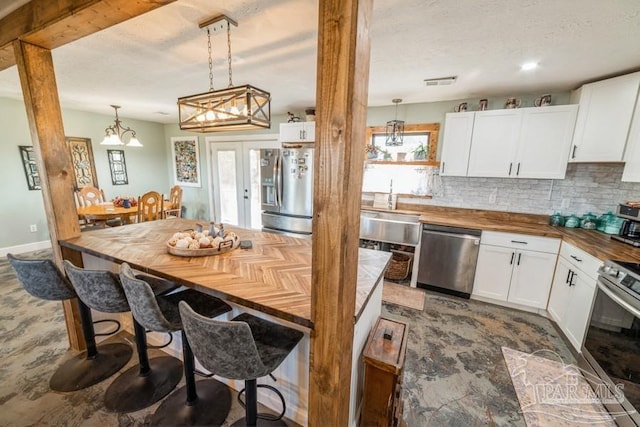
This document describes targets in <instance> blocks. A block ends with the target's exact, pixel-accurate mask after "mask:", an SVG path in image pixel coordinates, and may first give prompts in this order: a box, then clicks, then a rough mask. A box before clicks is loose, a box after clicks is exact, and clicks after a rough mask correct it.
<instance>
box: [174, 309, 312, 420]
mask: <svg viewBox="0 0 640 427" xmlns="http://www.w3.org/2000/svg"><path fill="white" fill-rule="evenodd" d="M179 306H180V315H181V317H182V324H183V325H184V331H185V333H186V335H187V338H188V339H189V342H190V343H191V346H192V348H193V353H194V354H195V356H196V358H197V359H198V361H199V362H200V363H201V364H202V366H204V367H205V368H206V369H208V370H209V371H211V372H215V373H216V375H220V376H221V377H225V378H230V379H234V380H244V384H245V390H243V391H246V402H245V403H243V402H242V401H241V400H240V395H241V394H242V392H243V391H240V393H239V394H238V400H239V401H240V403H241V404H242V405H243V406H244V407H245V415H246V416H245V418H243V419H241V420H238V421H236V422H235V423H233V426H256V425H261V426H262V425H265V426H286V425H287V424H286V423H285V422H284V421H283V420H282V417H283V416H284V413H285V411H286V406H285V401H284V398H283V397H282V394H280V392H279V391H278V390H277V389H275V388H274V387H272V386H270V385H265V384H260V385H258V384H257V379H258V378H260V377H263V376H265V375H271V373H272V372H273V371H274V370H275V369H276V368H277V367H278V366H280V364H281V363H282V361H283V360H284V359H285V358H286V357H287V356H288V355H289V353H291V351H292V350H293V349H294V347H295V346H296V345H297V344H298V342H299V341H300V340H301V339H302V337H303V335H304V334H303V333H302V332H300V331H298V330H295V329H292V328H288V327H286V326H283V325H279V324H277V323H273V322H269V321H267V320H264V319H261V318H259V317H256V316H252V315H251V314H249V313H242V314H240V315H239V316H236V317H235V318H233V319H232V320H231V321H228V322H226V321H219V320H214V319H208V318H206V317H204V316H202V315H200V314H198V313H197V312H195V311H194V310H193V309H192V308H191V307H190V306H189V304H187V303H185V302H180V305H179ZM258 387H266V388H269V389H270V390H273V391H275V392H276V393H277V394H278V396H279V397H280V399H281V400H282V412H281V413H280V415H279V416H275V417H274V416H271V415H270V414H258ZM258 423H259V424H258Z"/></svg>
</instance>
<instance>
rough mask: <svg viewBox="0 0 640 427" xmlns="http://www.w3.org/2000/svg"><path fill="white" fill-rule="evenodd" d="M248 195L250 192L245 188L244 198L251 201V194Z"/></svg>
mask: <svg viewBox="0 0 640 427" xmlns="http://www.w3.org/2000/svg"><path fill="white" fill-rule="evenodd" d="M248 193H249V190H247V189H246V188H245V189H244V196H243V197H244V199H245V200H249V194H248Z"/></svg>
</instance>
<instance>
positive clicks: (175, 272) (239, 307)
mask: <svg viewBox="0 0 640 427" xmlns="http://www.w3.org/2000/svg"><path fill="white" fill-rule="evenodd" d="M196 224H198V222H197V221H192V220H185V219H168V220H162V221H151V222H146V223H140V224H132V225H127V226H123V227H113V228H105V229H102V230H95V231H90V232H85V233H82V234H81V235H80V236H79V237H76V238H73V239H68V240H62V241H60V245H61V246H62V247H64V248H68V249H71V250H75V251H79V252H81V253H82V258H83V262H84V266H85V268H96V269H97V268H103V269H110V270H112V271H114V272H117V271H118V264H120V263H122V262H126V263H128V264H130V265H131V266H132V267H133V268H135V269H137V270H139V271H142V272H145V273H148V274H153V275H156V276H159V277H163V278H166V279H169V280H173V281H175V282H177V283H179V284H181V285H184V286H188V287H191V288H194V289H198V290H200V291H202V292H206V293H208V294H211V295H214V296H217V297H219V298H222V299H224V300H225V301H227V302H229V303H230V304H231V305H232V306H233V307H234V310H233V311H232V312H231V313H229V314H228V315H227V317H223V318H231V317H233V316H236V315H237V314H239V313H240V312H243V311H248V312H251V313H252V314H255V315H258V316H261V317H263V318H266V319H268V320H271V321H275V322H280V323H283V324H285V325H287V326H290V327H295V328H298V329H299V330H301V331H303V332H304V333H305V336H304V338H303V340H302V341H301V342H300V344H299V345H298V347H297V348H296V349H295V350H294V351H293V352H292V353H291V354H290V355H289V357H288V358H287V359H286V360H285V361H284V362H283V364H282V365H281V366H280V368H278V369H277V370H276V371H275V372H274V375H275V376H276V378H278V383H276V384H275V385H276V386H277V387H278V388H279V390H280V391H281V392H283V394H284V395H285V399H286V400H287V417H288V418H290V419H292V420H294V421H296V422H298V423H300V424H302V425H305V424H306V419H307V401H308V384H309V377H308V375H309V344H310V333H311V330H312V329H313V326H314V325H313V319H311V291H312V288H313V283H312V280H311V241H310V240H308V239H299V238H295V237H289V236H285V235H282V234H274V233H264V232H260V231H257V230H246V229H240V228H235V227H225V229H226V230H230V231H234V232H235V233H237V234H238V236H239V237H240V239H241V240H250V241H251V242H252V248H251V249H236V250H233V251H231V252H227V253H224V254H220V255H213V256H204V257H180V256H175V255H171V254H169V253H168V252H167V246H166V242H167V240H169V238H170V237H171V236H172V235H173V234H174V233H176V232H178V231H183V230H187V229H194V228H195V227H196ZM203 225H204V227H205V228H208V223H206V224H203ZM390 257H391V254H390V253H387V252H380V251H373V250H368V249H359V256H358V279H357V284H356V286H357V293H356V304H355V308H354V324H355V330H354V342H353V354H352V361H353V366H352V377H351V383H352V387H351V409H350V424H352V425H355V421H356V420H357V414H358V409H359V401H360V398H359V396H360V395H361V392H360V391H361V387H362V385H361V384H362V378H361V373H359V371H360V370H361V369H360V367H361V364H362V356H361V354H362V348H363V347H364V343H365V341H366V338H367V335H368V333H369V331H370V330H371V327H372V326H373V324H374V323H375V321H376V319H377V317H378V316H379V315H380V310H381V305H382V275H383V272H384V270H385V268H386V265H387V263H388V262H389V259H390ZM96 317H100V316H99V315H98V314H97V313H96ZM127 318H128V319H127ZM121 320H122V321H124V324H125V325H128V326H129V327H130V323H131V322H130V316H128V315H127V316H122V317H121ZM161 340H162V337H160V338H158V341H161ZM150 341H153V338H151V337H150ZM180 346H181V343H180V340H179V335H176V336H175V337H174V343H173V344H172V346H171V347H169V352H171V353H173V354H174V355H175V356H180V348H181V347H180ZM221 380H223V381H224V379H221ZM263 380H264V382H266V383H269V382H270V381H271V380H269V379H268V377H267V379H266V380H265V379H263ZM227 383H229V384H230V385H231V386H232V387H233V388H235V389H236V390H239V389H241V388H242V387H243V384H242V383H241V382H237V383H236V382H234V381H227ZM269 397H270V396H268V395H264V396H262V395H260V397H259V400H260V402H262V403H264V404H266V405H267V406H271V405H270V404H269V402H270V400H269ZM276 405H277V403H276V402H274V405H273V406H274V407H276V408H277V406H276Z"/></svg>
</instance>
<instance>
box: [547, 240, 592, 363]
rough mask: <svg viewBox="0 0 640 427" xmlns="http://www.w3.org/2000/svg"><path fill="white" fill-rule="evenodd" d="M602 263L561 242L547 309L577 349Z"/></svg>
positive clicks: (584, 330) (587, 318)
mask: <svg viewBox="0 0 640 427" xmlns="http://www.w3.org/2000/svg"><path fill="white" fill-rule="evenodd" d="M600 264H602V262H601V261H600V260H599V259H597V258H595V257H593V256H591V255H589V254H587V253H586V252H584V251H582V250H581V249H578V248H576V247H574V246H573V245H570V244H568V243H566V242H563V243H562V247H561V249H560V256H559V257H558V264H557V266H556V273H555V275H554V278H553V285H552V287H551V294H550V295H549V305H548V306H547V312H548V313H549V315H550V316H551V318H552V319H553V320H554V321H555V322H556V323H557V324H558V326H559V327H560V329H561V330H562V331H563V332H564V334H565V335H566V336H567V338H568V339H569V341H570V342H571V344H572V345H573V347H574V348H575V349H576V351H578V352H580V351H581V348H582V340H583V339H584V334H585V332H586V330H587V322H588V321H589V313H590V312H591V304H592V302H593V296H594V294H595V290H596V280H597V276H598V267H599V266H600Z"/></svg>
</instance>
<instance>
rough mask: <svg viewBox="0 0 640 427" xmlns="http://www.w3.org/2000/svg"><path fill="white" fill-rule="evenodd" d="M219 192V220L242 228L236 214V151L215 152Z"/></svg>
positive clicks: (237, 208)
mask: <svg viewBox="0 0 640 427" xmlns="http://www.w3.org/2000/svg"><path fill="white" fill-rule="evenodd" d="M216 151H217V166H218V183H219V191H220V193H219V194H220V219H219V221H220V222H222V223H225V224H232V225H238V226H242V225H243V224H240V223H239V219H240V216H239V214H238V210H239V208H240V207H239V206H238V181H237V177H236V173H237V163H236V150H216Z"/></svg>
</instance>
